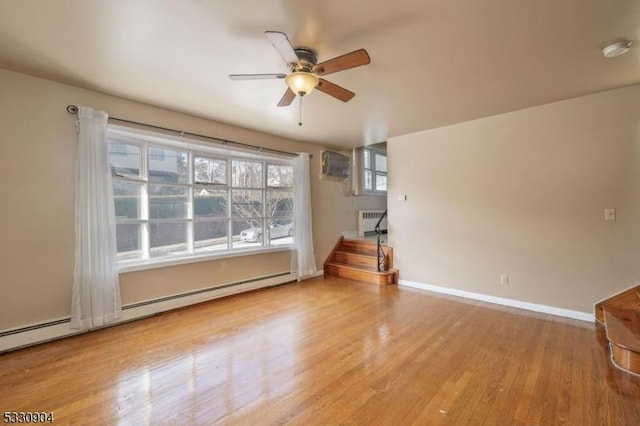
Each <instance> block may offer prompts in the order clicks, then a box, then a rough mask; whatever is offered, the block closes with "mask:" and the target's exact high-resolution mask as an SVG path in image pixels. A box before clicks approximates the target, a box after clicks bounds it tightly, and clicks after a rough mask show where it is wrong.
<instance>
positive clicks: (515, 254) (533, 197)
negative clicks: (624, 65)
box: [387, 86, 640, 312]
mask: <svg viewBox="0 0 640 426" xmlns="http://www.w3.org/2000/svg"><path fill="white" fill-rule="evenodd" d="M639 127H640V86H632V87H628V88H623V89H619V90H613V91H608V92H603V93H599V94H595V95H591V96H585V97H581V98H576V99H572V100H567V101H563V102H558V103H554V104H549V105H545V106H541V107H536V108H530V109H526V110H522V111H517V112H512V113H508V114H502V115H498V116H494V117H490V118H485V119H480V120H475V121H471V122H467V123H463V124H459V125H454V126H449V127H444V128H439V129H435V130H430V131H423V132H418V133H414V134H410V135H405V136H401V137H396V138H391V139H390V140H389V142H388V145H387V148H388V153H389V170H390V172H389V173H390V176H389V206H388V208H389V232H390V236H389V237H390V244H391V245H393V246H394V250H395V251H394V254H395V262H396V265H397V267H398V268H399V269H400V278H401V279H404V280H409V281H414V282H420V283H424V284H432V285H437V286H443V287H449V288H454V289H461V290H466V291H471V292H476V293H483V294H488V295H493V296H499V297H505V298H510V299H516V300H522V301H527V302H532V303H540V304H546V305H551V306H556V307H562V308H566V309H573V310H579V311H584V312H590V311H592V305H593V303H594V302H596V301H597V300H599V299H601V298H603V297H606V296H607V295H610V294H612V293H614V292H616V291H619V290H621V289H624V288H627V287H629V286H631V285H633V284H636V283H638V282H640V185H639V184H640V136H639V134H640V129H639ZM400 194H406V195H407V200H406V201H405V202H401V201H398V200H397V196H398V195H400ZM605 208H615V209H616V210H617V216H618V217H617V220H616V221H615V222H605V221H604V213H603V210H604V209H605ZM501 274H508V275H509V277H510V285H509V286H505V285H501V284H500V275H501Z"/></svg>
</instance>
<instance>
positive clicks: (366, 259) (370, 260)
mask: <svg viewBox="0 0 640 426" xmlns="http://www.w3.org/2000/svg"><path fill="white" fill-rule="evenodd" d="M334 261H335V262H340V263H349V264H352V265H363V266H372V267H374V268H375V267H377V265H378V256H377V255H372V254H366V253H362V252H357V253H356V252H352V251H343V250H338V251H336V252H335V257H334Z"/></svg>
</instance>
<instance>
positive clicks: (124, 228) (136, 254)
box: [116, 223, 142, 260]
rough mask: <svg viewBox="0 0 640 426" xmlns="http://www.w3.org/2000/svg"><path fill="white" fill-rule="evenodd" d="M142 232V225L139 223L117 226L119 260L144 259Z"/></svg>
mask: <svg viewBox="0 0 640 426" xmlns="http://www.w3.org/2000/svg"><path fill="white" fill-rule="evenodd" d="M141 232H142V225H141V224H139V223H136V224H129V223H127V224H117V225H116V247H117V251H118V260H125V259H140V258H141V257H142V244H141V241H142V239H141Z"/></svg>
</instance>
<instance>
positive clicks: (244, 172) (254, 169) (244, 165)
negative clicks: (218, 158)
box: [231, 160, 262, 188]
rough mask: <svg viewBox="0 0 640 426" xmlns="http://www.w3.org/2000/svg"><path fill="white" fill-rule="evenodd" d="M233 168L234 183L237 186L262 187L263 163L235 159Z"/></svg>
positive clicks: (232, 163)
mask: <svg viewBox="0 0 640 426" xmlns="http://www.w3.org/2000/svg"><path fill="white" fill-rule="evenodd" d="M231 168H232V184H233V186H235V187H236V188H262V163H260V162H256V161H238V160H233V161H232V162H231Z"/></svg>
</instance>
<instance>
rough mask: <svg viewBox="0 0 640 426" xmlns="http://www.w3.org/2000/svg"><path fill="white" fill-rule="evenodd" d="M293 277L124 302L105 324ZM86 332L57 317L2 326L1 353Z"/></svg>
mask: <svg viewBox="0 0 640 426" xmlns="http://www.w3.org/2000/svg"><path fill="white" fill-rule="evenodd" d="M296 278H297V276H296V275H295V274H292V273H290V272H281V273H276V274H271V275H265V276H261V277H255V278H250V279H247V280H242V281H235V282H230V283H226V284H217V285H215V286H212V287H208V288H203V289H198V290H193V291H189V292H186V293H181V294H175V295H171V296H166V297H163V298H159V299H153V300H147V301H144V302H138V303H133V304H130V305H126V306H123V307H122V318H121V319H120V320H118V321H116V322H113V323H111V324H109V325H107V326H106V327H110V326H112V325H117V324H122V323H123V322H127V321H133V320H136V319H140V318H145V317H148V316H151V315H156V314H159V313H162V312H166V311H170V310H173V309H178V308H183V307H185V306H189V305H193V304H196V303H201V302H206V301H209V300H213V299H217V298H220V297H225V296H231V295H233V294H238V293H242V292H245V291H251V290H257V289H259V288H265V287H273V286H276V285H281V284H286V283H290V282H292V281H295V280H296ZM88 331H91V330H88ZM86 332H87V330H84V331H78V330H74V329H72V328H71V321H70V320H69V318H59V319H55V320H52V321H47V322H43V323H39V324H33V325H29V326H24V327H18V328H14V329H11V330H2V331H0V353H3V352H7V351H12V350H16V349H20V348H23V347H26V346H31V345H34V344H37V343H44V342H48V341H51V340H56V339H61V338H64V337H69V336H73V335H76V334H81V333H86Z"/></svg>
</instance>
